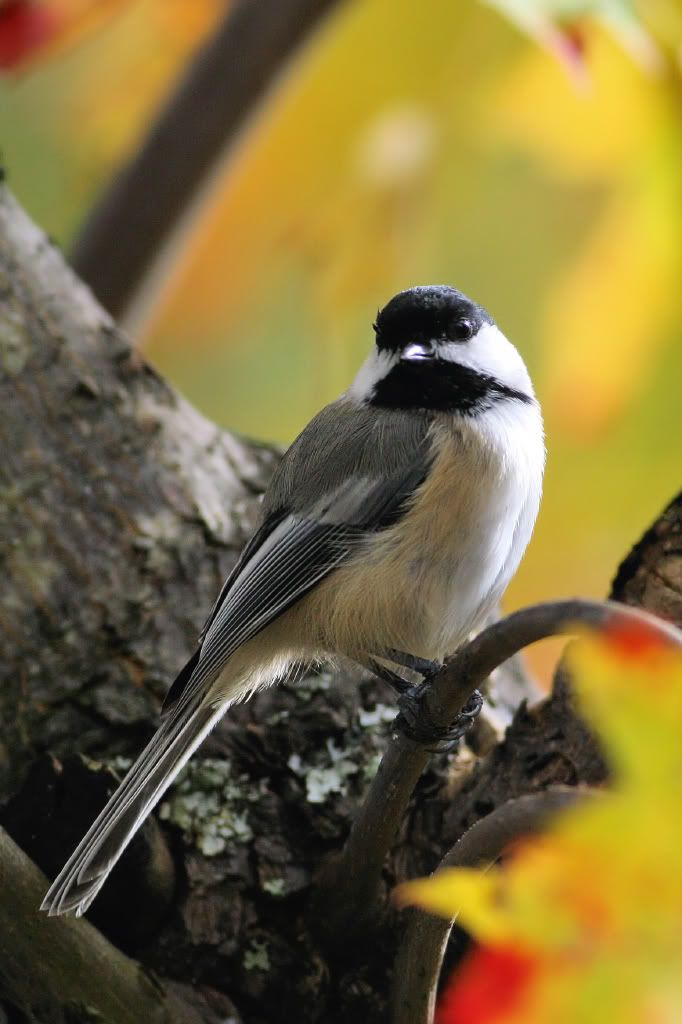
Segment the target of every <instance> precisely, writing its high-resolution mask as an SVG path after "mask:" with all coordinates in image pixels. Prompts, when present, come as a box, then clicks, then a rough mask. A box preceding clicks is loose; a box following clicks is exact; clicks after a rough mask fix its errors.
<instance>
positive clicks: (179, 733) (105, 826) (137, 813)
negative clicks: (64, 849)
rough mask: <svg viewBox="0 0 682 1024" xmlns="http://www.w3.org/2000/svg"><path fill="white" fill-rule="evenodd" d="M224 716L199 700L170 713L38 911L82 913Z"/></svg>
mask: <svg viewBox="0 0 682 1024" xmlns="http://www.w3.org/2000/svg"><path fill="white" fill-rule="evenodd" d="M224 711H225V704H223V705H221V706H218V707H216V706H207V705H205V704H203V703H202V702H201V700H200V698H199V697H195V699H194V700H192V701H189V702H188V703H187V704H186V705H185V706H178V707H176V708H174V709H173V710H172V711H171V712H170V713H169V715H168V717H167V719H166V720H165V721H164V723H163V724H162V726H161V728H160V729H159V730H158V731H157V732H156V734H155V735H154V736H153V737H152V739H151V741H150V743H149V744H148V745H147V746H146V747H145V749H144V750H143V751H142V753H141V754H140V756H139V758H138V759H137V761H136V762H135V764H134V765H133V766H132V768H131V769H130V771H129V772H128V774H127V775H126V777H125V778H124V779H123V782H122V783H121V785H120V786H119V787H118V789H117V790H116V792H115V793H114V794H113V796H112V797H111V799H110V800H109V802H108V804H107V805H106V807H105V808H104V810H103V811H102V812H101V814H100V815H99V816H98V818H97V819H96V821H95V822H94V824H93V825H92V827H91V828H90V830H89V831H88V832H87V834H86V835H85V836H84V838H83V839H82V840H81V842H80V843H79V845H78V847H77V848H76V850H75V851H74V852H73V854H72V855H71V857H69V859H68V861H67V862H66V864H65V865H64V867H63V868H62V870H61V871H60V873H59V875H58V876H57V878H56V879H55V880H54V882H53V883H52V885H51V886H50V888H49V890H48V892H47V893H46V895H45V899H44V900H43V902H42V905H41V910H46V911H47V912H48V913H49V914H50V916H52V915H55V914H68V913H75V915H76V916H77V917H80V915H81V914H83V913H84V912H85V911H86V910H87V909H88V907H89V906H90V904H91V903H92V901H93V900H94V898H95V896H96V895H97V893H98V892H99V890H100V888H101V887H102V885H103V884H104V882H105V881H106V879H107V876H108V875H109V872H110V871H111V869H112V868H113V866H114V864H115V863H116V861H117V860H118V859H119V857H120V856H121V854H122V853H123V851H124V850H125V848H126V846H127V845H128V843H129V842H130V840H131V839H132V837H133V836H134V834H135V832H136V831H137V829H138V828H139V827H140V825H141V824H142V822H143V821H144V819H145V818H146V817H147V815H148V814H149V812H150V811H151V809H152V808H153V807H154V805H155V804H156V803H157V802H158V800H160V798H161V796H162V795H163V793H164V792H165V791H166V789H167V788H168V786H169V785H170V784H171V782H172V781H173V779H174V778H175V776H176V775H177V774H178V772H179V771H180V769H181V768H182V767H183V766H184V765H185V763H186V762H187V761H188V760H189V758H190V757H191V755H192V754H193V752H194V751H195V750H196V748H197V747H198V746H199V744H200V743H201V741H202V740H203V739H204V737H205V736H206V734H207V733H208V732H209V731H210V730H211V728H212V727H213V726H214V725H215V723H216V722H217V721H218V719H219V718H220V717H221V715H222V714H223V712H224Z"/></svg>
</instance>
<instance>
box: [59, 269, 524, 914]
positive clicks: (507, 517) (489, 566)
mask: <svg viewBox="0 0 682 1024" xmlns="http://www.w3.org/2000/svg"><path fill="white" fill-rule="evenodd" d="M374 329H375V332H376V346H375V347H374V348H373V350H372V352H371V354H370V356H369V358H368V359H367V361H366V362H365V364H364V365H363V366H362V368H361V369H360V371H359V373H358V375H357V377H356V378H355V380H354V381H353V383H352V384H351V386H350V388H349V389H348V391H346V392H345V394H343V395H342V396H341V397H340V398H339V399H338V400H337V401H336V402H333V403H332V404H331V405H328V406H327V407H326V408H325V409H323V410H322V412H320V413H318V415H317V416H315V418H314V419H313V420H312V421H311V422H310V423H309V424H308V426H307V427H306V428H305V430H304V431H303V433H302V434H300V435H299V437H298V438H297V439H296V440H295V441H294V443H293V444H292V445H291V447H290V448H289V450H288V452H287V454H286V456H285V457H284V459H283V460H282V462H281V464H280V466H279V468H278V470H277V472H276V474H275V476H274V478H273V480H272V482H271V484H270V486H269V488H268V490H267V493H266V494H265V498H264V501H263V508H262V517H261V525H260V527H259V529H258V530H257V532H256V534H255V536H254V537H253V539H252V540H251V541H250V542H249V543H248V544H247V546H246V548H245V550H244V552H243V554H242V555H241V557H240V559H239V561H238V563H237V565H236V566H235V568H234V570H233V571H232V573H231V574H230V576H229V578H228V580H227V582H226V583H225V585H224V586H223V589H222V591H221V592H220V595H219V597H218V600H217V601H216V603H215V605H214V607H213V610H212V611H211V614H210V615H209V618H208V621H207V623H206V625H205V627H204V630H203V632H202V634H201V637H200V639H199V646H198V649H197V650H196V652H195V653H194V655H193V656H192V658H191V659H190V660H189V662H188V663H187V665H186V666H185V667H184V668H183V670H182V671H181V672H180V675H179V676H178V678H177V679H176V680H175V682H174V683H173V685H172V687H171V689H170V691H169V693H168V696H167V698H166V703H165V706H164V715H165V717H164V720H163V722H162V724H161V726H160V728H159V729H158V731H157V732H156V734H155V736H154V737H153V739H152V740H151V742H150V743H149V745H148V746H147V747H146V748H145V750H144V751H143V753H142V754H141V755H140V757H139V758H138V760H137V761H136V762H135V764H134V765H133V767H132V768H131V769H130V771H129V772H128V774H127V775H126V777H125V779H124V780H123V782H122V783H121V785H120V786H119V788H118V790H117V791H116V792H115V793H114V795H113V796H112V797H111V799H110V800H109V802H108V804H107V805H106V807H105V808H104V810H103V811H102V813H101V814H100V815H99V817H98V818H97V820H96V821H95V823H94V825H93V826H92V828H91V829H90V831H89V832H88V833H87V835H86V836H85V838H84V839H83V841H82V842H81V843H80V845H79V846H78V848H77V849H76V851H75V852H74V854H73V855H72V856H71V858H70V859H69V860H68V862H67V863H66V865H65V866H64V868H63V869H62V871H61V873H60V875H59V876H58V878H57V879H56V880H55V881H54V883H53V884H52V886H51V887H50V889H49V892H48V893H47V895H46V897H45V900H44V902H43V909H44V910H48V911H49V912H50V914H61V913H67V912H69V911H71V912H75V913H76V914H82V913H83V912H84V911H85V910H86V909H87V907H88V906H89V905H90V903H91V902H92V900H93V899H94V897H95V896H96V894H97V892H98V891H99V889H100V887H101V886H102V885H103V883H104V881H105V879H106V878H107V875H108V874H109V872H110V871H111V869H112V867H113V866H114V864H115V863H116V861H117V860H118V858H119V857H120V855H121V853H122V852H123V850H124V849H125V847H126V845H127V844H128V842H129V841H130V839H131V838H132V836H133V834H134V833H135V831H136V829H137V828H138V827H139V826H140V824H141V823H142V821H143V820H144V819H145V817H146V816H147V815H148V814H149V812H150V811H151V809H152V808H153V807H154V805H155V804H156V803H157V801H158V800H159V799H160V797H161V795H162V794H163V793H164V791H165V790H166V789H167V787H168V786H169V785H170V783H171V782H172V780H173V779H174V778H175V776H176V775H177V773H178V772H179V771H180V769H181V768H182V766H183V765H184V764H185V762H186V761H187V760H188V758H189V757H190V756H191V754H192V753H193V751H194V750H195V749H196V748H197V747H198V746H199V744H200V743H201V741H202V740H203V739H204V737H205V736H206V734H207V733H208V732H209V730H210V729H211V728H212V726H214V725H215V723H216V722H217V721H218V719H219V718H220V717H221V715H222V714H223V713H224V712H225V710H226V709H227V708H228V707H229V705H230V704H232V703H233V702H235V701H237V700H240V699H243V698H244V697H246V696H248V695H249V694H251V693H252V692H253V691H254V690H256V689H257V688H258V687H261V686H264V685H268V684H270V683H273V682H276V681H277V680H279V679H282V678H283V677H284V676H285V675H286V674H287V671H288V670H289V669H290V668H291V666H292V664H293V663H300V662H318V661H322V660H334V658H338V657H343V658H350V659H353V660H354V661H356V662H359V663H360V664H362V665H364V666H367V667H371V668H372V669H373V670H377V671H379V672H381V673H382V674H385V675H387V676H388V678H389V679H392V680H394V681H395V682H396V683H398V682H399V681H400V680H401V673H400V670H401V668H402V667H406V668H408V669H411V670H416V671H417V672H421V673H422V674H426V673H427V672H428V670H429V669H430V668H431V667H432V666H433V665H434V664H437V663H439V662H440V661H441V660H442V659H443V658H444V657H445V656H446V655H447V654H450V653H452V652H453V651H454V650H455V649H456V648H457V647H458V646H459V645H460V644H461V643H462V642H463V641H464V640H465V638H466V637H467V635H468V634H469V633H470V632H471V631H472V630H474V629H475V628H476V627H477V625H479V624H480V623H481V622H482V620H483V619H484V618H485V616H486V615H487V614H488V613H489V612H490V611H491V610H492V609H493V608H494V606H495V605H496V604H497V602H498V601H499V599H500V597H501V595H502V593H503V591H504V590H505V588H506V586H507V584H508V583H509V581H510V579H511V577H512V575H513V574H514V572H515V571H516V569H517V567H518V564H519V562H520V560H521V556H522V555H523V552H524V550H525V548H526V545H527V544H528V541H529V539H530V535H531V532H532V529H533V525H534V523H535V518H536V515H537V511H538V506H539V503H540V494H541V488H542V473H543V467H544V440H543V428H542V417H541V414H540V408H539V405H538V403H537V401H536V399H535V396H534V393H533V387H532V384H531V381H530V377H529V376H528V371H527V370H526V367H525V365H524V363H523V360H522V359H521V357H520V355H519V353H518V352H517V351H516V349H515V348H514V346H513V345H512V344H510V342H509V341H507V339H506V338H505V336H504V335H503V334H502V332H501V331H500V330H499V329H498V328H497V326H496V325H495V323H494V321H493V319H492V317H491V316H490V315H489V314H488V313H487V312H486V310H485V309H483V308H482V307H481V306H478V305H477V304H476V303H475V302H472V301H471V300H470V299H468V298H467V297H466V296H465V295H463V294H462V293H461V292H459V291H456V290H455V289H454V288H449V287H446V286H431V287H421V288H410V289H409V290H408V291H404V292H400V294H398V295H396V296H395V297H394V298H393V299H391V301H390V302H389V303H388V304H387V305H386V306H385V307H384V309H382V310H381V312H380V313H379V314H378V316H377V320H376V323H375V325H374ZM402 678H404V677H402Z"/></svg>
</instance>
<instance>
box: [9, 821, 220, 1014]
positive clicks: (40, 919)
mask: <svg viewBox="0 0 682 1024" xmlns="http://www.w3.org/2000/svg"><path fill="white" fill-rule="evenodd" d="M46 885H47V882H46V879H45V876H44V875H43V874H42V873H41V872H40V871H38V869H37V868H36V867H35V865H34V864H32V863H31V861H30V860H29V859H28V857H26V856H25V854H24V853H22V851H21V850H20V849H19V847H18V846H17V845H16V844H15V843H14V842H13V841H12V840H11V839H10V837H9V836H8V835H7V833H6V832H5V830H4V829H3V828H0V891H1V892H2V899H0V935H1V936H2V957H1V958H0V991H2V993H3V996H4V998H5V999H9V1000H10V1001H11V1002H13V1003H15V1004H16V1005H17V1006H18V1007H21V1008H22V1012H25V1011H26V1010H28V1009H29V1008H30V1009H32V1010H33V1011H34V1012H35V1013H36V1014H37V1016H36V1018H35V1019H40V1020H66V1015H67V1014H68V1020H69V1021H71V1022H73V1024H76V1022H82V1024H87V1022H90V1021H93V1020H95V1019H96V1020H102V1021H106V1022H107V1024H139V1022H140V1021H142V1020H144V1021H146V1022H148V1024H202V1022H201V1018H200V1017H199V1015H198V1014H197V1013H196V1012H195V1011H194V1010H193V1009H191V1008H190V1007H188V1006H187V1005H185V1004H184V1003H183V1002H181V1000H180V999H178V998H177V997H176V996H175V995H174V994H173V993H171V992H169V991H167V990H166V989H165V988H164V987H163V985H162V983H161V982H160V980H159V979H157V978H155V977H154V976H153V975H151V974H149V973H147V972H146V971H145V970H144V969H143V968H142V967H141V966H140V964H138V963H135V961H133V960H130V959H129V958H128V957H127V956H124V954H123V953H121V952H120V951H119V950H118V949H116V948H115V946H112V945H111V943H110V942H107V940H106V939H105V938H104V937H103V936H102V935H101V934H100V933H99V932H98V931H97V930H96V929H95V928H93V926H92V925H91V924H89V923H88V922H87V921H84V920H82V919H81V920H77V919H75V918H65V917H60V918H48V917H45V916H44V915H43V914H39V913H38V910H37V908H38V906H39V905H40V901H41V899H42V897H43V893H44V892H45V887H46ZM130 912H131V913H135V908H134V907H130ZM97 1014H99V1016H96V1015H97Z"/></svg>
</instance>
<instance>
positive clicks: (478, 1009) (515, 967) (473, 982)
mask: <svg viewBox="0 0 682 1024" xmlns="http://www.w3.org/2000/svg"><path fill="white" fill-rule="evenodd" d="M537 969H538V961H537V959H536V958H534V957H531V956H529V955H528V954H525V953H519V951H518V950H516V949H512V948H511V947H505V946H497V947H489V946H488V947H486V946H478V947H477V948H476V949H474V950H473V952H472V953H470V954H469V955H468V956H467V957H466V959H465V960H464V961H463V963H462V965H461V966H460V967H459V968H458V969H457V970H456V971H455V973H454V974H453V975H452V977H451V978H450V980H449V982H448V985H447V987H446V989H445V992H444V993H443V996H442V997H441V1000H440V1002H439V1005H438V1011H437V1014H436V1024H494V1022H496V1021H502V1020H503V1019H504V1017H505V1015H506V1014H508V1013H512V1012H514V1011H516V1010H518V1009H519V1008H520V1007H521V1006H522V1004H523V1001H524V998H525V996H526V992H527V989H528V985H529V983H530V981H531V980H532V979H533V977H534V976H535V975H536V973H537Z"/></svg>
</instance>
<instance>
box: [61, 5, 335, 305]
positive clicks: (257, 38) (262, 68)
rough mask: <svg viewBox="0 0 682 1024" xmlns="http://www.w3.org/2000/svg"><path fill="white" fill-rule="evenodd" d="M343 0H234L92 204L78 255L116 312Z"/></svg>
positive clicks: (86, 276) (79, 266)
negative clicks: (288, 66) (293, 59)
mask: <svg viewBox="0 0 682 1024" xmlns="http://www.w3.org/2000/svg"><path fill="white" fill-rule="evenodd" d="M337 2H338V0H237V2H235V3H234V4H231V5H230V9H229V12H228V14H227V15H226V17H225V19H224V21H223V22H222V24H221V25H220V27H219V28H218V30H217V31H216V32H215V33H214V35H213V36H212V37H211V38H210V39H209V40H208V42H207V43H206V44H205V45H204V46H203V47H202V48H201V49H200V51H199V53H198V54H197V55H196V57H195V58H194V60H193V61H192V63H191V64H190V66H189V68H188V70H187V72H186V74H185V76H184V78H183V79H182V80H181V82H180V84H179V85H178V87H177V89H176V91H175V93H174V95H173V96H171V98H170V100H169V101H168V103H167V105H166V107H165V109H163V110H162V111H161V113H160V114H159V117H158V120H157V121H156V123H155V124H154V125H153V127H152V129H151V131H150V133H149V135H148V137H147V139H146V140H145V141H144V143H143V144H142V147H141V148H140V149H139V151H138V152H137V153H136V154H135V155H134V156H133V158H132V160H131V161H130V163H129V164H128V165H127V166H126V167H124V168H123V169H122V170H121V171H120V172H119V174H118V176H117V177H116V178H115V180H114V181H113V183H112V184H111V185H110V187H109V188H108V189H107V191H106V192H105V193H104V195H103V196H102V197H101V199H100V200H99V201H98V203H97V204H96V205H95V207H94V209H93V210H92V212H91V213H90V216H89V217H88V219H87V220H86V222H85V224H84V225H83V227H82V229H81V232H80V236H79V237H78V238H77V240H76V242H75V244H74V247H73V252H72V264H73V266H74V268H75V270H76V271H77V272H78V273H79V274H80V276H81V277H82V278H83V280H84V281H86V282H87V283H88V284H89V285H90V287H91V288H92V289H93V291H94V292H95V295H96V296H97V297H98V299H99V300H100V302H101V303H102V304H103V305H104V306H105V307H106V308H107V309H108V311H109V312H110V313H111V314H112V315H113V316H115V317H118V316H120V315H121V313H122V312H123V311H124V310H125V309H126V308H127V307H128V306H129V305H130V303H131V301H132V298H133V296H134V294H135V293H136V292H137V291H138V290H139V287H140V285H141V281H142V279H143V278H144V277H145V275H146V273H147V271H148V270H149V268H150V267H151V265H152V263H153V261H154V257H155V255H156V254H157V252H158V251H159V249H160V247H161V245H162V243H163V242H164V240H165V239H166V238H167V237H168V235H169V234H170V232H171V230H172V228H173V227H174V226H175V225H176V224H177V223H178V221H179V218H180V216H181V214H182V213H183V211H184V210H185V209H186V207H187V205H188V203H189V201H190V199H191V198H192V197H193V196H194V195H196V193H197V191H198V189H199V185H200V183H201V182H202V181H203V180H204V178H205V177H206V175H207V174H208V172H209V171H210V169H211V167H212V165H213V164H214V162H215V161H216V160H217V159H218V157H219V156H220V155H221V153H222V152H223V150H224V149H225V147H226V145H227V144H228V143H229V142H231V141H232V140H233V139H234V138H235V136H236V135H237V134H238V132H239V130H240V129H241V128H242V126H243V124H244V122H245V121H246V119H247V117H248V116H249V115H250V114H251V113H252V112H253V110H254V108H255V107H256V106H257V104H258V102H259V101H260V100H261V99H262V97H263V95H264V94H265V92H266V91H267V89H268V87H269V86H270V85H271V84H272V82H273V81H274V80H275V78H276V76H277V75H278V73H279V72H280V71H281V70H282V67H283V65H284V64H285V62H286V60H287V59H288V58H289V57H290V56H291V54H292V53H293V51H294V50H295V49H296V47H297V46H299V45H300V44H301V43H302V42H303V40H304V39H305V38H306V37H307V36H308V35H309V34H310V32H311V31H312V30H313V29H314V28H315V27H316V26H317V25H318V24H319V23H320V21H321V20H322V17H323V16H324V15H325V14H326V13H327V12H328V11H329V10H330V9H331V8H332V7H333V6H334V5H335V3H337Z"/></svg>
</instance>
